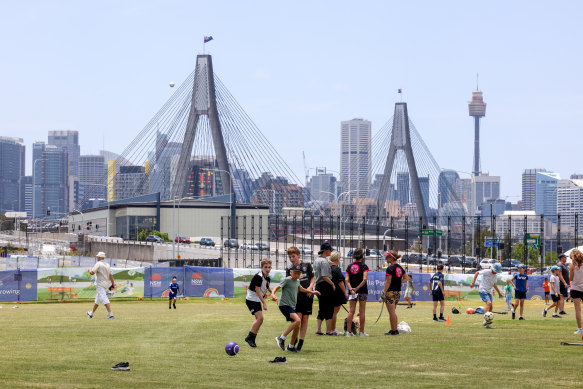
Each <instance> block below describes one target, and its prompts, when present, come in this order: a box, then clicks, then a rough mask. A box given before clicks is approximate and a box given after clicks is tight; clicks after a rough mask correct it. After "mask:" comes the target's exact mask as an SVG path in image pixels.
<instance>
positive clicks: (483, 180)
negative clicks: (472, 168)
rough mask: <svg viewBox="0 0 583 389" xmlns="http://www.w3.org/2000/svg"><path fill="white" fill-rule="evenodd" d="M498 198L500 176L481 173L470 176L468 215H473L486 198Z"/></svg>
mask: <svg viewBox="0 0 583 389" xmlns="http://www.w3.org/2000/svg"><path fill="white" fill-rule="evenodd" d="M499 198H500V177H499V176H490V175H487V174H481V175H479V176H474V177H472V202H471V207H470V208H469V209H468V211H469V213H470V216H473V215H474V214H475V213H476V211H477V210H478V207H479V206H480V205H482V203H484V202H486V201H487V200H497V199H499Z"/></svg>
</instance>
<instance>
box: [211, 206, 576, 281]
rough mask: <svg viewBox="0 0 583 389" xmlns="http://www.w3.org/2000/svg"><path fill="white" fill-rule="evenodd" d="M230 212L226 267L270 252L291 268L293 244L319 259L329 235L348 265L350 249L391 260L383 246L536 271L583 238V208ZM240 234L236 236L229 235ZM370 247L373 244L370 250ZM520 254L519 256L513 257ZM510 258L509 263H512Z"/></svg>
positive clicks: (250, 263)
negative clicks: (393, 213)
mask: <svg viewBox="0 0 583 389" xmlns="http://www.w3.org/2000/svg"><path fill="white" fill-rule="evenodd" d="M230 220H231V218H230V217H226V216H223V217H221V252H220V256H221V258H222V259H223V264H224V266H226V267H259V263H260V261H261V258H264V257H266V256H270V257H271V258H272V259H273V260H274V267H275V268H279V269H281V268H284V267H285V266H286V264H287V263H288V262H287V255H286V250H287V249H288V248H289V247H291V246H296V247H299V248H300V252H301V253H302V259H303V260H304V261H307V262H313V261H314V259H315V258H316V257H317V251H318V249H319V247H320V244H321V243H323V242H330V243H331V244H332V246H333V247H334V249H336V250H337V251H339V252H340V253H341V256H342V258H343V265H344V264H345V263H349V262H350V260H351V254H352V253H351V250H354V249H355V248H357V247H360V248H363V249H365V250H366V251H367V253H368V254H369V256H368V257H367V258H366V261H367V263H368V265H369V267H370V268H371V269H379V268H381V267H382V265H383V264H384V262H385V261H384V257H383V256H382V253H383V252H384V251H386V250H391V249H395V250H398V251H399V252H400V253H401V254H402V255H403V258H402V263H403V264H404V265H405V266H406V267H409V266H415V267H416V268H417V269H416V270H420V271H423V267H424V266H425V267H427V266H430V267H432V268H434V267H435V266H436V264H437V263H438V262H440V261H441V262H443V263H444V264H447V265H448V268H449V269H448V270H450V271H451V268H452V267H453V268H461V271H465V270H466V268H470V269H472V268H474V269H475V268H476V266H477V264H479V263H480V261H481V260H483V259H495V260H498V261H500V262H502V265H503V267H509V268H510V267H515V265H516V264H517V263H518V262H516V261H519V262H521V263H523V264H526V265H527V266H529V267H530V268H531V269H530V271H533V272H544V271H545V268H546V267H548V266H550V265H552V264H555V263H556V261H557V256H558V253H560V252H564V251H567V250H569V249H570V248H573V247H577V246H579V227H580V225H579V215H578V214H574V215H573V214H570V215H568V216H565V215H536V216H534V215H519V216H516V215H512V216H507V215H503V216H495V215H494V216H488V217H485V216H474V217H470V216H434V217H429V218H427V219H422V218H417V217H401V218H397V217H388V218H380V217H373V218H367V217H354V216H349V217H339V216H282V215H270V216H269V217H266V216H261V215H258V216H241V217H237V219H236V226H237V227H236V231H235V233H234V234H233V233H232V232H233V231H231V224H230ZM233 236H235V237H236V239H234V240H235V241H233V239H229V237H233ZM367 249H368V250H367ZM511 260H514V262H511ZM505 265H506V266H505Z"/></svg>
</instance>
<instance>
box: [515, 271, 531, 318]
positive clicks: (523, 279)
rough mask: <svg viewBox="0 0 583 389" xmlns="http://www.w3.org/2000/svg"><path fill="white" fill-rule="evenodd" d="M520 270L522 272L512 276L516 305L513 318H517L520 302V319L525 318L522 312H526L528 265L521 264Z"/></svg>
mask: <svg viewBox="0 0 583 389" xmlns="http://www.w3.org/2000/svg"><path fill="white" fill-rule="evenodd" d="M518 271H519V273H520V274H515V275H514V276H513V277H512V286H514V305H512V319H514V318H516V308H518V304H520V317H519V318H518V320H524V317H522V313H523V312H524V300H525V299H526V292H527V291H528V276H527V275H526V274H525V271H526V266H525V265H519V266H518Z"/></svg>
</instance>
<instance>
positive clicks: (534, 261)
mask: <svg viewBox="0 0 583 389" xmlns="http://www.w3.org/2000/svg"><path fill="white" fill-rule="evenodd" d="M524 249H525V245H524V243H516V244H515V245H514V249H513V250H512V255H511V257H512V259H517V260H519V261H521V262H524ZM527 250H528V256H527V260H526V265H532V266H537V265H538V264H540V253H539V251H538V250H535V249H533V248H532V247H530V246H528V248H527Z"/></svg>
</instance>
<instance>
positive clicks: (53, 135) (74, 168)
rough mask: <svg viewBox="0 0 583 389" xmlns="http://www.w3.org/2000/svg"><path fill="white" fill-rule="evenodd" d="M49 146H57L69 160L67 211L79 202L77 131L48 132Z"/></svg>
mask: <svg viewBox="0 0 583 389" xmlns="http://www.w3.org/2000/svg"><path fill="white" fill-rule="evenodd" d="M48 144H49V145H52V146H57V147H58V148H60V149H61V150H63V151H64V152H66V153H67V155H68V158H69V191H70V192H69V205H68V207H69V209H74V208H75V204H77V203H78V202H79V193H80V191H79V156H80V154H81V148H80V146H79V131H49V141H48Z"/></svg>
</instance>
